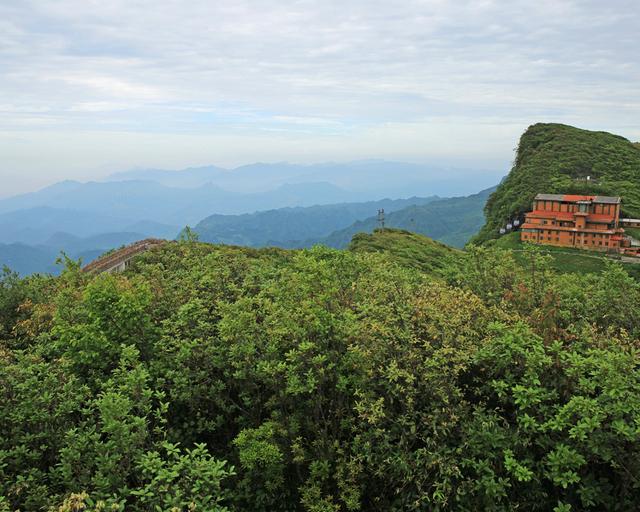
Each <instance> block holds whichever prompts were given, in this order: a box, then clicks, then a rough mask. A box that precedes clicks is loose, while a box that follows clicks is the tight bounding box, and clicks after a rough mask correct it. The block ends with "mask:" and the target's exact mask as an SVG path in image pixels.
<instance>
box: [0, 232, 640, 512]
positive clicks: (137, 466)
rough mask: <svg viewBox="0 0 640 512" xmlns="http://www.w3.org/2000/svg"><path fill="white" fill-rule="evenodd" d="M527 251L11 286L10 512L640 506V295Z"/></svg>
mask: <svg viewBox="0 0 640 512" xmlns="http://www.w3.org/2000/svg"><path fill="white" fill-rule="evenodd" d="M430 251H433V256H434V258H438V259H440V258H441V257H442V255H443V253H445V254H447V255H448V257H449V256H450V257H451V258H450V259H449V258H448V259H447V261H449V263H447V268H443V267H442V265H441V264H436V263H435V262H433V263H429V262H428V254H429V252H430ZM415 255H417V256H416V257H415V258H414V256H415ZM407 256H409V257H407ZM522 257H523V258H525V259H526V263H527V264H526V265H517V264H516V263H515V261H514V259H513V256H512V255H511V254H510V252H509V251H502V250H498V249H490V248H486V247H479V248H478V247H475V248H471V249H470V250H469V251H468V252H466V253H462V252H458V251H451V250H448V249H446V248H443V247H441V246H439V245H438V244H434V243H433V242H431V241H430V240H427V239H424V238H422V237H417V236H416V235H412V234H408V233H403V232H401V231H396V230H393V231H392V230H384V231H382V232H377V233H374V234H373V235H367V236H360V237H358V238H356V239H355V240H354V241H353V244H352V250H351V251H338V250H332V249H326V248H321V247H316V248H313V249H310V250H303V251H285V250H276V249H270V250H266V249H265V250H256V249H242V248H235V247H221V246H212V245H208V244H202V243H198V242H195V241H193V240H185V241H182V242H178V243H171V244H167V245H165V246H164V247H162V248H158V249H154V250H152V251H150V252H148V253H146V254H144V255H142V256H140V257H138V258H137V259H136V260H135V261H134V263H133V265H132V267H131V268H130V269H129V270H127V271H126V272H125V273H124V274H117V275H109V274H102V275H97V276H90V275H87V274H84V273H82V272H80V270H79V269H78V267H77V265H75V264H74V263H73V262H71V261H68V262H67V267H66V269H65V271H64V272H63V273H62V275H61V276H60V277H58V278H50V277H42V276H33V277H30V278H27V279H18V278H17V277H16V276H15V275H13V274H11V273H8V272H7V273H5V274H4V276H3V277H2V278H1V279H0V322H1V329H0V510H4V511H8V510H16V509H20V510H23V511H30V510H59V511H77V510H84V511H85V512H97V511H105V510H127V511H148V510H159V511H173V510H181V511H182V510H192V511H193V510H196V511H198V510H201V511H214V512H215V511H218V512H219V511H223V510H239V511H241V510H246V511H288V510H306V511H309V512H325V511H358V510H397V511H406V510H416V511H418V510H496V511H498V510H500V511H507V510H514V509H521V510H532V511H535V510H539V511H547V510H556V511H568V510H594V511H595V510H614V509H615V510H633V509H634V508H635V507H636V505H637V503H638V500H640V487H639V485H638V482H639V481H640V430H639V429H638V425H640V369H639V367H638V364H637V362H638V355H639V353H638V350H639V348H640V346H639V342H638V339H639V337H640V285H639V284H638V283H637V282H636V281H634V280H633V279H631V278H630V277H629V275H628V274H627V273H626V272H625V271H624V270H623V269H622V267H620V266H618V265H616V264H615V263H611V264H607V265H606V267H605V268H604V270H603V271H602V272H600V273H592V274H585V275H579V274H563V275H558V274H556V273H555V272H554V271H553V270H552V269H551V268H550V267H549V261H548V258H547V257H546V256H544V255H542V254H540V253H539V251H537V250H536V249H534V248H527V249H526V252H525V253H524V254H523V255H522ZM421 258H422V261H420V262H419V264H416V263H415V261H414V259H418V260H420V259H421ZM425 270H426V272H425ZM434 274H435V275H434Z"/></svg>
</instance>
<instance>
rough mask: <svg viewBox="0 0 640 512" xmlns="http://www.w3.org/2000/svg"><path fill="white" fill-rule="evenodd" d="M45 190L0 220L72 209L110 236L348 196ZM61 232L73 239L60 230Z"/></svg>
mask: <svg viewBox="0 0 640 512" xmlns="http://www.w3.org/2000/svg"><path fill="white" fill-rule="evenodd" d="M54 187H55V188H56V189H57V186H55V185H54ZM50 188H51V187H48V188H46V189H43V190H41V191H39V192H33V193H30V194H24V195H22V196H17V197H14V198H10V199H5V200H0V214H1V213H8V212H11V211H13V212H19V211H22V210H24V209H32V208H35V207H38V208H39V207H49V208H55V209H69V208H73V209H74V210H80V211H85V212H90V213H92V214H97V215H99V216H108V217H111V218H113V219H114V220H116V221H117V222H116V223H114V224H113V225H112V226H111V229H110V230H111V231H113V230H119V229H121V227H122V226H123V223H125V224H133V223H135V222H139V221H154V222H159V223H163V224H169V225H177V226H184V225H185V224H194V223H196V222H198V221H199V220H200V219H202V218H204V217H206V216H208V215H211V214H212V213H225V214H238V213H248V212H252V211H257V210H264V209H270V208H279V207H285V206H311V205H314V204H323V203H324V204H326V203H335V202H338V201H348V200H350V198H351V197H352V196H353V194H351V193H349V192H346V191H343V190H341V189H340V188H338V187H336V186H334V185H331V184H329V183H315V182H314V183H299V184H291V185H289V184H287V185H282V186H280V187H278V188H277V189H274V190H270V191H267V192H261V193H252V194H238V193H232V192H229V191H226V190H223V189H221V188H220V187H218V186H214V185H211V184H206V185H203V186H201V187H198V188H191V189H187V188H171V187H166V186H164V185H160V184H158V183H154V182H150V181H118V182H106V183H99V182H89V183H83V184H80V185H79V186H76V187H70V188H63V189H62V190H57V191H56V192H51V190H50ZM18 216H19V214H18ZM61 230H64V231H70V232H72V233H74V234H75V231H74V230H71V229H66V228H65V227H64V226H61ZM1 238H2V237H0V239H1Z"/></svg>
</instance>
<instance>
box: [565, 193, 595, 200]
mask: <svg viewBox="0 0 640 512" xmlns="http://www.w3.org/2000/svg"><path fill="white" fill-rule="evenodd" d="M595 198H596V196H579V195H575V194H564V195H563V196H562V200H563V201H571V202H574V201H593V200H594V199H595Z"/></svg>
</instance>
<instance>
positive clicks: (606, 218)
mask: <svg viewBox="0 0 640 512" xmlns="http://www.w3.org/2000/svg"><path fill="white" fill-rule="evenodd" d="M525 215H526V217H533V218H538V219H562V220H573V219H574V218H575V213H573V212H552V211H549V210H533V211H532V212H528V213H526V214H525ZM583 215H584V214H583ZM614 220H615V216H614V215H607V214H603V213H589V214H588V216H587V222H604V223H609V222H613V221H614Z"/></svg>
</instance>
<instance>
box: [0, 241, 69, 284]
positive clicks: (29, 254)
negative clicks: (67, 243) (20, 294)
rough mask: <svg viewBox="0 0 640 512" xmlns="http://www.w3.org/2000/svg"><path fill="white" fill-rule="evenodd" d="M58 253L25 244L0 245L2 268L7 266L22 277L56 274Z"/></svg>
mask: <svg viewBox="0 0 640 512" xmlns="http://www.w3.org/2000/svg"><path fill="white" fill-rule="evenodd" d="M57 257H58V253H56V252H55V251H53V250H52V249H50V248H47V247H34V246H31V245H25V244H19V243H16V244H0V268H1V267H4V266H5V265H6V266H8V267H9V268H10V269H11V270H13V271H15V272H18V274H20V275H23V276H24V275H28V274H33V273H35V272H40V273H52V274H55V273H57V272H58V271H59V268H58V267H57V266H56V265H55V260H56V258H57Z"/></svg>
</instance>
